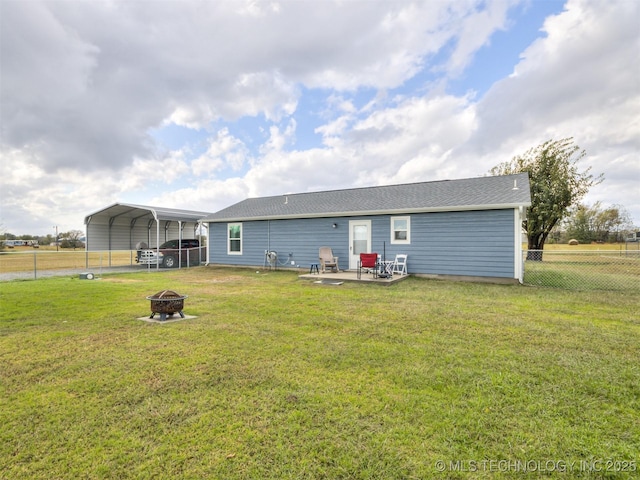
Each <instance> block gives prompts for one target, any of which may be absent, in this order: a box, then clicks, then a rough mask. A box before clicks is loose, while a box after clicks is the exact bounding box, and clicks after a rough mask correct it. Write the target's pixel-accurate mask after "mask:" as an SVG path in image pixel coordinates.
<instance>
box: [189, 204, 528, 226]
mask: <svg viewBox="0 0 640 480" xmlns="http://www.w3.org/2000/svg"><path fill="white" fill-rule="evenodd" d="M530 206H531V202H522V203H506V204H494V205H458V206H452V207H446V206H443V207H431V208H401V209H387V210H360V211H350V212H318V213H305V214H302V213H300V214H290V215H265V216H246V217H228V218H220V219H216V218H203V219H201V220H200V221H201V222H202V223H228V222H251V221H259V220H292V219H296V218H339V217H359V216H375V215H406V214H410V213H435V212H464V211H474V210H505V209H512V208H520V207H530Z"/></svg>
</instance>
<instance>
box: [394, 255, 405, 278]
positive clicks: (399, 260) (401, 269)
mask: <svg viewBox="0 0 640 480" xmlns="http://www.w3.org/2000/svg"><path fill="white" fill-rule="evenodd" d="M393 273H394V274H395V273H398V274H400V275H406V274H407V255H405V254H398V255H396V259H395V261H394V262H393Z"/></svg>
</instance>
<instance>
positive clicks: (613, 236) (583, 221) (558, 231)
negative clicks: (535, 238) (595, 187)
mask: <svg viewBox="0 0 640 480" xmlns="http://www.w3.org/2000/svg"><path fill="white" fill-rule="evenodd" d="M637 230H638V227H634V225H633V221H632V219H631V216H630V215H629V212H628V211H627V210H626V209H625V208H624V207H623V206H621V205H613V206H611V207H607V208H605V207H603V206H602V203H601V202H596V203H595V204H594V205H592V206H588V205H584V204H579V205H577V206H576V207H575V208H573V209H572V210H571V211H570V212H569V214H568V216H567V217H566V218H564V219H563V221H562V222H561V223H560V224H558V225H556V227H555V228H554V229H553V230H552V231H551V235H550V236H549V240H550V243H567V242H568V241H569V240H574V239H575V240H577V241H578V242H580V243H583V244H584V243H594V242H595V243H617V242H624V241H625V240H626V239H627V238H628V237H629V234H631V233H633V232H635V231H637Z"/></svg>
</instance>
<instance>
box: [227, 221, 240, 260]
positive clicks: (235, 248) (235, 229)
mask: <svg viewBox="0 0 640 480" xmlns="http://www.w3.org/2000/svg"><path fill="white" fill-rule="evenodd" d="M227 233H228V241H227V254H229V255H242V224H241V223H229V224H227Z"/></svg>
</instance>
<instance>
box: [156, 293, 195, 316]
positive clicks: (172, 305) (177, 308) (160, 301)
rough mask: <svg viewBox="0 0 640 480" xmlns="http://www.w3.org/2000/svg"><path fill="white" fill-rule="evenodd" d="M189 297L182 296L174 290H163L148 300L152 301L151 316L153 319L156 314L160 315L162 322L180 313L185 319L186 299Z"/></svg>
mask: <svg viewBox="0 0 640 480" xmlns="http://www.w3.org/2000/svg"><path fill="white" fill-rule="evenodd" d="M185 298H187V295H180V294H179V293H176V292H174V291H173V290H163V291H162V292H158V293H156V294H155V295H150V296H148V297H147V300H151V316H150V317H149V318H153V316H154V315H155V314H156V313H159V314H160V320H166V319H167V315H169V316H172V315H173V314H174V313H179V314H180V317H182V318H184V313H182V309H183V308H184V299H185Z"/></svg>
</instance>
